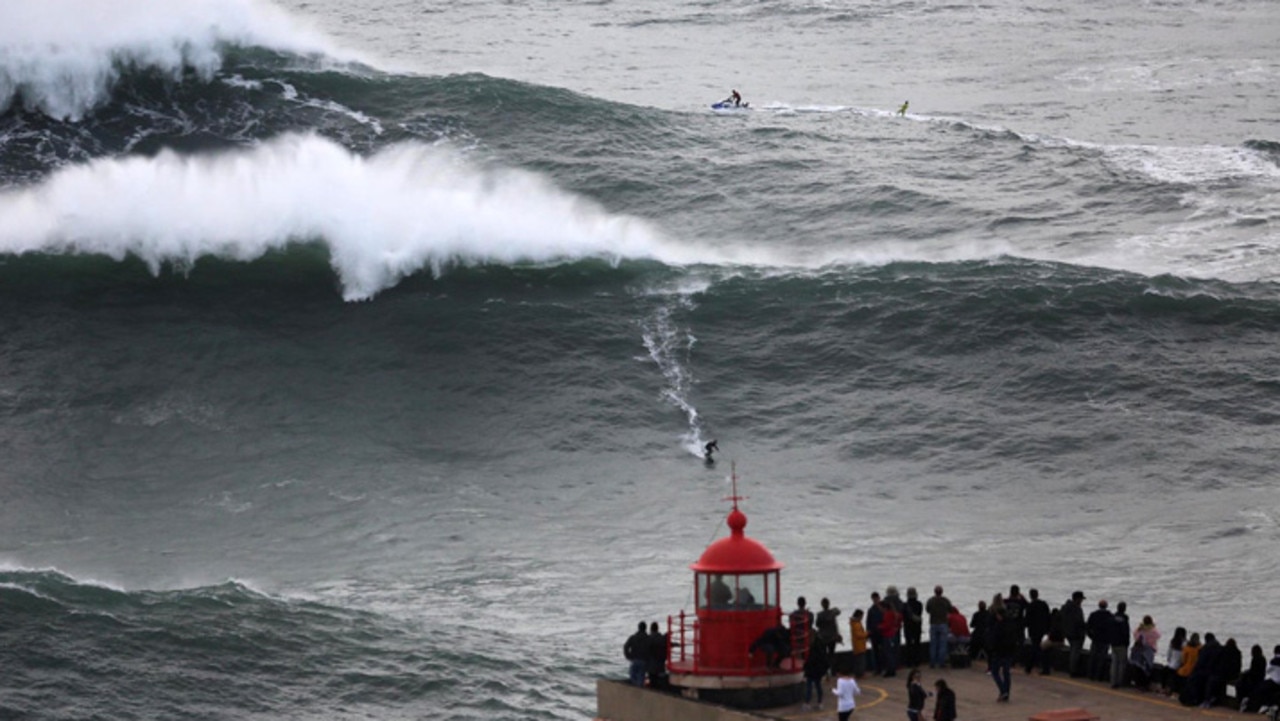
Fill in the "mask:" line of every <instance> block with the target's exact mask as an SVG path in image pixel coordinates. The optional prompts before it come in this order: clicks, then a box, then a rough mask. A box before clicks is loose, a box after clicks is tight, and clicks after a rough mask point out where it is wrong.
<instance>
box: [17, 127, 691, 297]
mask: <svg viewBox="0 0 1280 721" xmlns="http://www.w3.org/2000/svg"><path fill="white" fill-rule="evenodd" d="M0 217H4V218H6V222H5V224H4V226H3V228H0V253H10V254H21V253H33V252H34V253H86V254H101V255H106V256H110V257H113V258H116V259H123V258H124V257H126V256H128V255H134V256H137V257H139V258H141V259H142V260H144V261H145V262H146V263H147V264H148V265H149V266H150V267H151V269H152V271H153V272H157V273H158V272H159V271H160V269H161V266H163V265H164V264H166V263H172V264H177V265H187V266H189V265H191V264H193V263H194V262H195V261H196V260H197V259H199V258H201V257H204V256H216V257H221V258H228V259H233V260H240V261H248V260H254V259H257V258H260V257H262V256H263V255H265V254H266V253H268V252H270V251H272V250H277V249H282V248H285V247H287V246H288V245H290V244H291V243H295V242H310V241H319V242H321V243H323V244H324V245H325V246H326V247H327V248H328V250H329V255H330V263H331V264H332V265H333V267H334V269H335V270H336V272H337V273H338V276H339V279H340V281H341V284H342V287H343V296H344V297H345V298H347V299H348V300H361V299H367V298H370V297H372V296H373V295H375V294H376V293H377V292H379V291H380V290H383V289H385V288H387V287H390V286H392V285H394V284H395V283H396V282H398V281H399V280H400V279H401V278H403V277H405V276H407V275H411V274H413V273H416V272H418V271H420V270H423V269H430V270H431V271H433V272H434V273H435V274H437V275H439V274H440V273H441V272H443V270H444V269H445V268H447V267H448V266H451V265H455V264H461V265H469V264H480V263H503V264H516V263H545V262H553V261H561V260H566V259H568V260H576V259H582V258H602V259H606V260H609V261H610V262H614V263H616V262H618V261H619V260H621V259H623V258H636V259H654V260H659V261H662V262H665V263H682V262H692V261H694V260H697V259H696V258H691V257H689V255H690V254H689V252H688V251H683V250H680V249H678V248H676V247H675V246H673V245H670V244H668V243H667V242H665V241H664V240H663V239H662V238H661V237H660V236H659V234H658V233H657V231H655V230H653V229H652V228H650V226H649V225H648V224H646V223H645V222H643V221H641V220H638V219H635V218H631V217H628V216H620V215H614V214H610V213H608V212H606V211H605V210H604V209H602V208H600V207H599V206H597V205H596V204H595V203H593V202H591V201H589V200H587V199H585V198H582V197H579V196H575V195H573V194H570V193H568V192H566V191H563V190H561V189H559V188H557V187H555V186H554V185H552V184H551V183H550V182H549V181H547V180H545V179H544V178H543V177H541V176H539V175H535V174H533V173H528V172H524V171H517V170H510V169H502V168H483V167H480V166H478V165H477V164H475V163H472V162H469V161H468V160H467V159H466V158H464V157H462V156H461V155H459V154H458V153H456V152H452V151H450V150H448V149H447V148H445V147H442V146H432V145H427V144H424V143H420V142H407V143H401V144H398V145H393V146H390V147H388V148H385V149H383V150H381V151H379V152H377V153H375V154H373V155H371V156H368V157H364V156H360V155H357V154H355V153H352V152H350V151H348V150H347V149H346V148H343V147H342V146H341V145H338V144H337V143H335V142H333V141H330V140H327V139H324V138H321V137H319V136H316V135H285V136H281V137H279V138H277V139H275V140H272V141H270V142H267V143H264V144H262V145H259V146H256V147H254V148H252V149H249V150H243V151H235V152H227V153H219V154H214V155H196V156H184V155H179V154H177V153H174V152H172V151H164V152H161V153H160V154H158V155H157V156H155V157H153V158H143V157H126V158H113V159H101V160H97V161H94V162H91V163H88V164H85V165H79V166H74V167H68V168H65V169H63V170H60V171H58V172H56V173H54V174H53V175H52V176H50V177H49V179H48V180H46V181H45V182H43V183H41V184H39V185H35V186H32V187H30V188H25V189H22V190H18V191H11V192H8V193H4V194H0Z"/></svg>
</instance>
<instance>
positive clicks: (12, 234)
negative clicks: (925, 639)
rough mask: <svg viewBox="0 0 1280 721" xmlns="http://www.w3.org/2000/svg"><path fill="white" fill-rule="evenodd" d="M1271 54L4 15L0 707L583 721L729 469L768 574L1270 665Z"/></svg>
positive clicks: (21, 10) (767, 15)
mask: <svg viewBox="0 0 1280 721" xmlns="http://www.w3.org/2000/svg"><path fill="white" fill-rule="evenodd" d="M370 5H372V4H370ZM1278 25H1280V15H1278V14H1277V13H1275V12H1274V9H1273V8H1272V7H1271V6H1270V5H1269V4H1268V3H1264V2H1247V1H1236V2H1224V3H1218V4H1214V5H1206V4H1203V3H1191V2H1161V3H1143V4H1128V3H1124V4H1120V3H1101V2H1094V3H1083V4H1075V5H1071V6H1070V7H1067V6H1060V5H1058V4H1039V5H1036V4H1026V3H1022V4H1013V3H1007V2H1003V1H1002V0H1000V1H997V2H993V3H987V4H978V5H960V4H941V3H931V2H901V3H890V4H883V3H876V4H857V3H842V2H820V3H817V2H815V3H804V2H795V1H794V0H786V1H783V2H773V3H764V4H760V3H745V2H739V3H719V4H715V5H708V4H705V3H672V2H658V1H656V0H645V1H642V2H631V3H626V4H617V3H612V2H607V1H606V2H595V3H559V4H556V5H542V4H538V3H514V4H512V3H504V4H495V3H489V2H468V3H458V2H449V3H439V4H434V5H433V4H426V5H415V6H410V5H382V4H378V5H373V6H367V7H362V6H360V5H359V4H356V5H353V4H351V3H342V4H339V3H331V2H327V1H326V2H309V3H289V4H280V5H269V4H266V3H264V2H250V1H249V0H238V1H237V2H229V3H228V2H217V3H215V2H194V3H187V4H184V5H183V7H182V8H177V9H175V8H173V7H169V6H168V5H167V4H164V3H158V2H141V1H139V2H131V3H126V4H124V5H115V6H112V7H110V8H105V7H98V6H97V5H95V4H91V3H83V2H73V1H72V0H58V1H57V2H52V3H44V4H41V5H39V6H38V7H36V6H33V7H6V8H4V9H0V108H3V112H2V113H0V458H3V459H4V462H3V463H0V497H2V498H3V501H4V502H3V504H0V529H2V530H0V608H3V609H4V613H3V614H0V641H2V642H0V665H2V666H3V667H4V668H5V669H6V670H7V671H8V673H6V674H5V680H4V681H0V684H3V685H0V689H3V692H0V709H3V711H4V713H5V714H8V715H12V716H15V717H18V718H41V719H44V718H68V719H70V718H83V717H86V716H89V715H94V714H97V715H101V716H109V717H111V718H171V717H175V716H182V717H187V718H263V719H279V718H297V719H318V718H325V719H332V718H379V719H399V718H413V719H418V718H441V719H446V718H448V719H468V718H500V719H526V718H557V719H559V718H564V719H569V718H582V717H584V716H586V715H587V714H590V713H592V711H593V710H594V698H593V695H594V685H593V682H594V679H596V678H597V677H599V676H601V675H619V674H621V673H622V662H621V660H620V652H619V649H620V647H621V643H622V640H623V639H624V638H625V636H626V634H627V633H628V632H629V630H630V629H631V628H632V627H633V626H634V623H635V620H636V619H638V618H646V619H656V618H659V617H662V616H664V615H666V614H668V613H674V612H676V611H678V610H679V609H680V608H681V607H684V606H688V605H689V600H690V599H689V597H688V596H689V588H690V586H689V578H688V573H689V571H688V568H687V565H688V563H690V562H691V561H693V560H694V559H696V557H697V555H698V554H699V553H700V552H701V549H702V548H703V547H704V546H705V544H706V543H708V542H709V540H711V538H713V537H714V536H715V535H716V534H717V533H723V532H724V529H723V527H722V519H723V515H724V513H725V511H726V510H727V508H726V504H725V502H724V501H723V498H724V496H726V495H727V494H728V492H729V483H728V475H729V469H730V465H731V462H736V465H737V469H738V473H739V476H740V482H741V488H742V490H743V493H744V494H745V495H747V496H749V499H748V500H747V501H746V502H745V503H744V508H745V510H746V511H747V513H748V515H749V516H750V519H751V523H750V526H749V528H748V532H749V533H751V534H753V535H755V536H756V537H758V538H760V539H761V540H763V541H764V542H765V543H767V544H768V545H769V546H770V547H771V548H772V549H773V550H774V552H775V553H776V554H777V555H778V556H779V558H780V559H781V560H783V561H784V562H785V563H786V564H787V568H786V570H785V571H784V580H783V583H784V586H785V588H784V593H786V594H788V595H794V594H798V593H804V594H807V595H809V596H815V597H816V596H823V595H826V596H830V597H831V598H832V600H833V601H835V602H836V603H837V604H841V605H843V607H845V608H846V609H850V608H852V607H855V606H857V605H861V603H862V602H863V599H865V598H866V596H867V594H868V593H869V591H870V590H871V589H873V588H883V586H885V585H887V584H889V583H894V584H897V585H899V586H906V585H916V586H921V587H928V586H929V585H930V584H933V583H942V584H944V585H945V586H946V587H947V589H948V594H949V595H950V596H951V598H952V599H954V600H957V601H961V602H963V603H964V604H966V606H968V605H974V604H976V602H977V600H978V599H979V598H986V597H989V596H990V595H991V594H992V593H994V592H996V591H999V590H1003V589H1004V588H1007V586H1008V585H1009V584H1010V583H1020V584H1022V585H1023V586H1024V587H1026V586H1037V587H1039V588H1040V590H1041V591H1042V593H1043V594H1044V595H1045V596H1046V597H1047V598H1048V599H1050V600H1051V601H1053V602H1055V603H1056V602H1060V601H1061V600H1062V599H1064V598H1066V596H1067V595H1068V594H1069V593H1070V592H1071V591H1072V590H1074V589H1075V588H1082V589H1084V590H1086V592H1087V593H1088V594H1089V595H1090V598H1102V597H1106V598H1109V599H1125V600H1128V601H1129V604H1130V607H1131V609H1133V611H1134V612H1135V613H1136V614H1138V615H1141V614H1145V613H1151V614H1152V615H1154V616H1155V617H1156V619H1157V621H1158V622H1159V623H1160V625H1161V626H1162V627H1164V628H1166V629H1168V630H1171V629H1172V627H1173V626H1175V625H1185V626H1188V627H1190V628H1192V629H1193V630H1199V631H1201V632H1203V631H1215V632H1217V633H1218V634H1219V635H1227V636H1235V637H1236V638H1237V639H1238V640H1239V641H1240V642H1241V643H1242V644H1252V643H1262V644H1264V646H1266V647H1269V646H1267V644H1274V643H1275V642H1276V641H1277V640H1278V639H1280V623H1278V622H1277V621H1276V619H1275V618H1274V615H1273V614H1269V613H1267V611H1266V609H1267V608H1269V606H1268V604H1267V599H1269V598H1270V597H1272V596H1274V595H1275V594H1276V592H1277V591H1280V588H1277V587H1276V581H1275V580H1274V579H1276V578H1280V573H1277V567H1276V562H1275V560H1274V554H1272V553H1268V549H1269V548H1271V547H1272V546H1273V545H1274V544H1275V541H1276V540H1277V538H1280V526H1278V521H1277V519H1278V518H1280V498H1278V494H1277V491H1276V487H1275V482H1274V471H1273V469H1274V468H1275V467H1276V465H1277V463H1276V462H1277V456H1280V443H1277V441H1276V437H1275V433H1274V427H1275V425H1276V422H1277V419H1278V418H1280V380H1278V376H1277V374H1276V371H1275V369H1274V366H1275V363H1274V347H1275V340H1276V337H1277V331H1278V330H1280V328H1278V327H1277V324H1278V322H1277V319H1278V318H1280V292H1277V286H1276V277H1277V269H1278V268H1280V265H1278V264H1277V255H1276V248H1277V240H1280V238H1278V237H1277V230H1276V228H1277V220H1278V218H1280V192H1278V191H1280V136H1278V135H1277V132H1276V125H1275V118H1276V117H1277V115H1278V114H1280V100H1278V96H1277V91H1276V88H1277V87H1280V84H1278V83H1277V80H1280V61H1277V60H1276V59H1275V54H1274V52H1273V51H1272V48H1271V45H1272V44H1273V40H1274V38H1275V37H1277V36H1280V27H1277V26H1278ZM731 88H737V89H738V90H740V91H741V92H742V93H743V95H744V96H745V98H746V99H747V100H748V101H749V102H750V103H751V106H752V108H754V110H752V111H750V112H745V113H733V114H716V113H713V112H712V111H711V110H710V108H709V107H708V106H709V104H710V103H711V102H714V101H716V100H719V99H722V98H723V97H724V96H726V95H727V94H728V92H729V90H730V89H731ZM904 100H909V101H910V106H909V109H908V111H907V113H906V114H905V115H904V116H898V115H897V114H896V110H897V108H898V106H899V105H901V103H902V102H903V101H904ZM712 438H715V439H718V440H719V445H720V447H721V448H722V453H721V455H720V462H719V463H718V464H716V466H714V467H710V468H709V467H707V466H705V465H704V464H703V463H702V461H701V459H700V457H699V456H698V449H699V448H700V446H701V445H702V444H703V443H705V442H706V441H708V440H710V439H712Z"/></svg>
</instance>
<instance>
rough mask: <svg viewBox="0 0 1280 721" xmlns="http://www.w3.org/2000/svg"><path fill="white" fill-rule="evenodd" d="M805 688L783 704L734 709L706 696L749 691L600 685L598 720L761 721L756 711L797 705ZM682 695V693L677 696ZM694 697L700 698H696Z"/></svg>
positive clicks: (623, 683) (618, 683)
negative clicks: (730, 691)
mask: <svg viewBox="0 0 1280 721" xmlns="http://www.w3.org/2000/svg"><path fill="white" fill-rule="evenodd" d="M802 688H803V686H802V685H801V684H796V685H795V694H796V695H795V697H794V698H790V699H789V700H787V701H784V702H783V703H781V704H776V703H775V704H768V705H758V706H757V705H753V706H734V705H732V704H730V703H728V701H721V700H714V699H712V698H708V697H707V696H706V694H707V693H708V692H711V693H713V694H715V693H719V692H721V691H729V690H732V691H737V692H740V693H746V692H748V691H749V689H691V688H685V689H672V691H673V692H672V693H667V692H663V691H654V690H653V689H649V688H644V687H638V686H632V685H631V684H629V683H627V682H626V681H614V680H610V679H600V680H598V681H596V717H597V718H599V719H608V720H609V721H654V719H679V720H680V721H760V719H761V717H760V716H759V715H758V713H754V712H753V711H756V710H760V709H766V708H771V707H777V706H787V705H791V704H795V703H796V702H798V701H799V699H800V696H801V695H802ZM677 691H679V693H677ZM692 694H697V697H696V698H692V697H691V695H692ZM757 700H758V699H757Z"/></svg>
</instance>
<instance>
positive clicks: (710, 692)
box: [671, 673, 804, 709]
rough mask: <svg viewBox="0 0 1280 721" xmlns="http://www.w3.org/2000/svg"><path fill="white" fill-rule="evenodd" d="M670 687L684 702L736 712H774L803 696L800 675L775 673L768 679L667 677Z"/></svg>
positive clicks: (691, 675) (705, 676)
mask: <svg viewBox="0 0 1280 721" xmlns="http://www.w3.org/2000/svg"><path fill="white" fill-rule="evenodd" d="M671 685H672V686H675V687H677V688H679V689H680V691H681V695H683V696H684V697H685V698H693V699H698V700H699V701H706V702H708V703H714V704H720V705H722V706H730V707H732V708H739V709H762V708H776V707H778V706H786V705H788V704H794V703H799V702H800V700H801V698H802V697H803V696H804V675H803V674H801V673H776V674H770V675H768V676H707V675H703V674H697V675H694V674H678V673H673V674H671Z"/></svg>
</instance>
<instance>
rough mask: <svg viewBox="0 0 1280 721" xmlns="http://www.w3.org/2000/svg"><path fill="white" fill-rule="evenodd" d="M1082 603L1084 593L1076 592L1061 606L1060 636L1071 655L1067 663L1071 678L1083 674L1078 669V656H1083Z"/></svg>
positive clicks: (1083, 628) (1083, 627)
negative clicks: (1069, 649)
mask: <svg viewBox="0 0 1280 721" xmlns="http://www.w3.org/2000/svg"><path fill="white" fill-rule="evenodd" d="M1082 603H1084V593H1083V592H1082V591H1076V592H1075V593H1073V594H1071V598H1070V599H1069V600H1068V601H1067V602H1066V603H1063V604H1062V635H1063V637H1064V638H1065V639H1066V641H1067V645H1068V646H1069V647H1070V648H1071V655H1070V656H1069V658H1068V661H1067V671H1068V672H1069V673H1070V674H1071V675H1072V676H1073V677H1075V676H1081V675H1083V674H1084V671H1083V669H1081V668H1080V656H1081V655H1083V654H1084V637H1085V629H1086V626H1085V622H1084V607H1083V606H1081V605H1080V604H1082Z"/></svg>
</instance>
